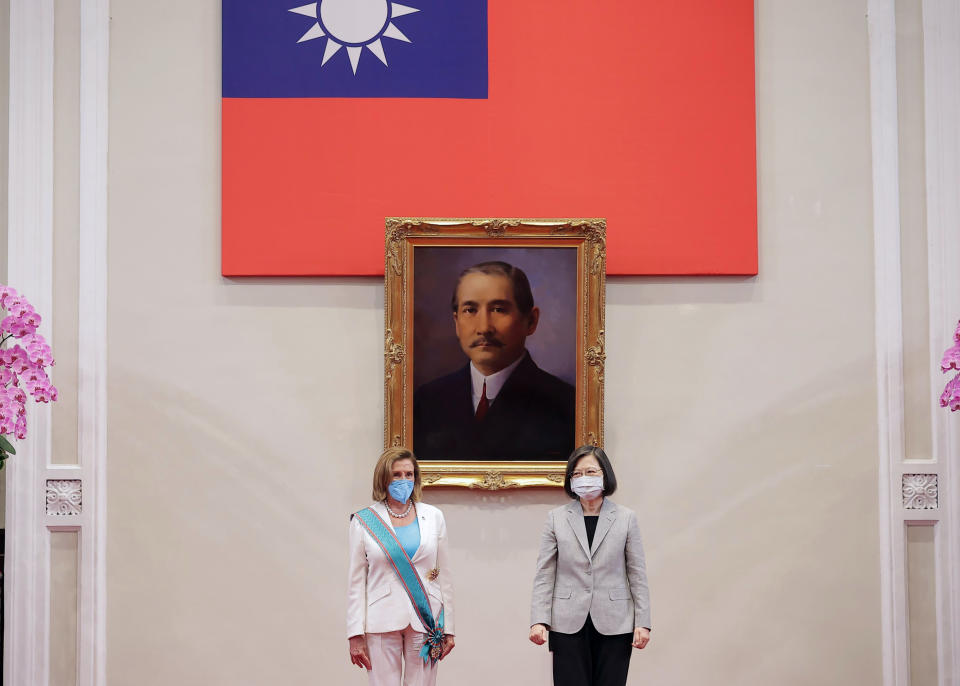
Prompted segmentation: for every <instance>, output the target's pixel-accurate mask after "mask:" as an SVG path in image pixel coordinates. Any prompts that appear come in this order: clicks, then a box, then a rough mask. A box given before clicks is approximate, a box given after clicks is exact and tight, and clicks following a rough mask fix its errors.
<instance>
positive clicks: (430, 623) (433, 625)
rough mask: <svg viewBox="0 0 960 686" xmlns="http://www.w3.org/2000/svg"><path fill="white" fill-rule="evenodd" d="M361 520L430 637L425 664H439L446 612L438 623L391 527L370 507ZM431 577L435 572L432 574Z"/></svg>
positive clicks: (423, 650)
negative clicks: (381, 551) (394, 573)
mask: <svg viewBox="0 0 960 686" xmlns="http://www.w3.org/2000/svg"><path fill="white" fill-rule="evenodd" d="M354 516H355V517H356V518H357V519H359V520H360V523H361V524H362V525H363V528H364V529H366V530H367V533H369V534H370V536H371V537H372V538H373V540H374V541H376V542H377V545H379V546H380V549H381V550H383V554H384V555H386V556H387V559H388V560H390V562H391V564H392V565H393V571H395V572H396V573H397V578H398V579H399V580H400V585H401V586H403V590H405V591H406V592H407V596H409V598H410V602H411V603H413V608H414V610H416V612H417V617H419V618H420V623H421V624H423V628H424V629H426V632H427V635H426V639H425V640H424V642H423V648H421V649H420V657H422V658H423V661H424V662H426V661H427V660H432V661H433V662H436V661H437V660H438V659H439V657H440V655H441V654H442V653H443V608H442V607H441V608H440V614H439V615H438V616H437V618H436V619H434V618H433V613H432V611H431V609H430V600H429V599H428V598H427V591H426V589H424V587H423V582H422V581H421V580H420V575H419V574H418V573H417V568H416V567H414V566H413V562H412V561H411V560H410V557H409V556H408V555H407V551H406V550H404V549H403V546H402V545H400V541H399V540H398V539H397V535H396V534H395V533H394V532H393V529H392V528H391V527H390V525H389V524H387V523H386V522H384V521H383V520H382V519H381V518H380V515H378V514H377V513H376V512H374V511H373V510H372V509H370V508H369V507H365V508H363V509H362V510H360V511H359V512H357V513H356V514H355V515H354ZM431 574H432V572H431Z"/></svg>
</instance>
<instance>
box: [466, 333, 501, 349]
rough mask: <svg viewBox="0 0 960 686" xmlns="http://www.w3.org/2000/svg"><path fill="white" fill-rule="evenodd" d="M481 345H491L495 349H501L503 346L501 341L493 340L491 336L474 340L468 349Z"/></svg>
mask: <svg viewBox="0 0 960 686" xmlns="http://www.w3.org/2000/svg"><path fill="white" fill-rule="evenodd" d="M481 345H492V346H495V347H497V348H502V347H503V346H504V343H503V341H501V340H499V339H498V338H494V337H493V336H481V337H480V338H478V339H477V340H475V341H474V342H473V343H471V344H470V347H471V348H479V347H480V346H481Z"/></svg>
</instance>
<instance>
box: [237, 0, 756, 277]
mask: <svg viewBox="0 0 960 686" xmlns="http://www.w3.org/2000/svg"><path fill="white" fill-rule="evenodd" d="M303 2H304V0H299V1H298V0H287V1H286V2H284V1H283V0H223V113H222V116H223V179H222V181H223V243H222V249H223V253H222V258H223V264H222V269H223V273H224V274H225V275H228V276H230V275H234V276H236V275H364V274H382V273H383V231H384V218H385V217H388V216H426V217H447V216H449V217H606V218H607V232H608V240H607V271H608V273H610V274H754V273H756V269H757V211H756V153H755V139H756V127H755V116H754V41H753V35H754V34H753V31H754V29H753V1H752V0H669V1H664V0H600V1H597V2H583V0H580V1H575V0H402V2H392V1H391V0H318V1H317V2H312V3H307V4H302V3H303Z"/></svg>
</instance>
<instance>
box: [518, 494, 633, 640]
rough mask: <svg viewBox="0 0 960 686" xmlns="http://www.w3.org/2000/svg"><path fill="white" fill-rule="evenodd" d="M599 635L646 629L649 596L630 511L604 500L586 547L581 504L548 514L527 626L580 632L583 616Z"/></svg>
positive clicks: (560, 508)
mask: <svg viewBox="0 0 960 686" xmlns="http://www.w3.org/2000/svg"><path fill="white" fill-rule="evenodd" d="M588 614H589V615H590V618H591V619H592V620H593V625H594V626H595V627H596V629H597V631H599V632H600V633H601V634H605V635H607V636H611V635H614V634H626V633H632V632H633V630H634V629H635V628H637V627H647V628H650V593H649V590H648V588H647V571H646V568H645V566H644V561H643V544H642V542H641V541H640V528H639V527H638V526H637V515H636V514H635V513H634V512H633V510H629V509H627V508H625V507H620V506H619V505H616V504H615V503H613V501H611V500H610V499H609V498H604V500H603V505H602V506H601V508H600V515H599V519H598V520H597V531H596V533H595V534H594V536H593V547H592V549H591V548H588V547H587V529H586V527H585V526H584V523H583V507H582V506H581V505H580V501H579V500H574V501H572V502H571V503H570V504H568V505H563V506H561V507H558V508H556V509H553V510H550V513H549V514H548V515H547V523H546V526H544V529H543V537H542V538H541V541H540V555H539V557H538V558H537V573H536V576H535V577H534V579H533V602H532V603H531V608H530V624H531V625H533V624H545V625H546V626H547V627H548V628H549V629H550V630H552V631H558V632H560V633H564V634H572V633H576V632H577V631H579V630H580V629H581V628H582V627H583V625H584V623H585V622H586V621H587V615H588Z"/></svg>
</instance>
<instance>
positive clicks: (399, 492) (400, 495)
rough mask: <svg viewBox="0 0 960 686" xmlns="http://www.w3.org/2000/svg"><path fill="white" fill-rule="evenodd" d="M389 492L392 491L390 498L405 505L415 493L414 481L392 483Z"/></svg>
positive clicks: (399, 480) (401, 480) (388, 488)
mask: <svg viewBox="0 0 960 686" xmlns="http://www.w3.org/2000/svg"><path fill="white" fill-rule="evenodd" d="M387 490H388V491H390V497H392V498H393V499H394V500H396V501H398V502H401V503H405V502H407V501H408V500H409V499H410V494H411V493H413V481H411V480H410V479H397V480H396V481H391V482H390V485H389V486H387Z"/></svg>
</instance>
